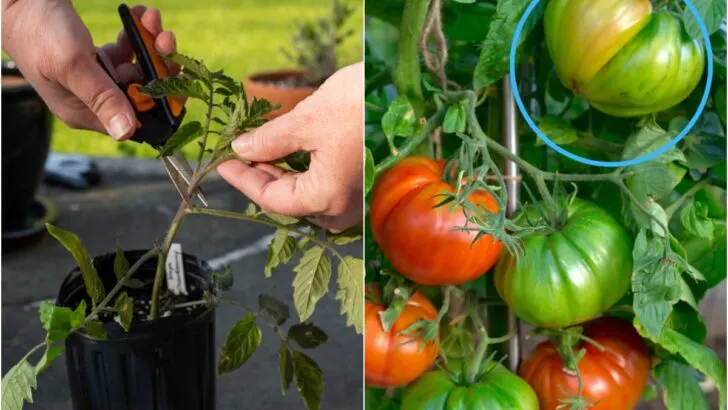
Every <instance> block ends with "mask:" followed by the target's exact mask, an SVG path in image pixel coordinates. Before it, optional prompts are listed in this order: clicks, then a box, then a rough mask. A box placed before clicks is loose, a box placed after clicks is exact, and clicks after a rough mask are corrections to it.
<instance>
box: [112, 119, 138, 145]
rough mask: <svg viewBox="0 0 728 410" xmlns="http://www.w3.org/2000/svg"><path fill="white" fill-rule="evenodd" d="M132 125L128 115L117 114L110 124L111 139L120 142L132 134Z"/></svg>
mask: <svg viewBox="0 0 728 410" xmlns="http://www.w3.org/2000/svg"><path fill="white" fill-rule="evenodd" d="M132 127H133V125H132V123H131V121H130V120H129V116H127V115H126V114H116V115H115V116H114V117H113V118H111V121H110V122H109V134H111V138H113V139H115V140H117V141H118V140H120V139H122V138H124V137H125V136H127V135H128V134H129V133H131V132H132Z"/></svg>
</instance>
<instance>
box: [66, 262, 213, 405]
mask: <svg viewBox="0 0 728 410" xmlns="http://www.w3.org/2000/svg"><path fill="white" fill-rule="evenodd" d="M143 254H144V251H129V252H126V258H127V260H128V261H129V264H133V263H134V262H135V261H136V260H138V259H139V258H140V257H141V256H142V255H143ZM113 264H114V254H107V255H103V256H100V257H96V258H94V265H95V266H96V269H97V270H98V272H99V275H100V276H101V280H102V281H103V282H104V286H105V288H106V289H107V291H108V290H110V289H111V288H112V287H113V286H114V284H115V283H116V278H115V276H114V273H113ZM156 264H157V260H156V258H152V259H151V260H148V261H146V262H145V263H144V264H143V265H142V267H141V268H140V269H139V270H138V271H137V272H136V273H135V274H134V277H135V278H137V279H140V280H142V281H144V282H145V283H146V284H147V287H145V288H142V289H128V293H129V296H130V297H131V298H135V296H137V297H138V298H139V299H144V300H148V299H149V296H148V295H149V294H150V293H151V285H152V283H153V280H154V272H155V269H156ZM184 265H185V272H186V282H187V286H188V289H189V290H190V300H198V299H201V298H202V294H203V291H204V289H209V279H210V269H209V267H208V266H207V264H206V263H205V262H203V261H200V260H198V259H197V258H195V257H193V256H189V255H184ZM193 287H194V289H193ZM87 298H88V296H87V295H86V290H85V287H84V284H83V279H82V278H81V275H80V272H79V271H78V269H77V268H76V269H74V270H73V271H72V272H71V273H70V274H69V276H68V277H67V278H66V280H65V281H64V282H63V285H62V286H61V290H60V292H59V295H58V302H57V303H58V304H59V305H62V306H67V307H71V308H75V307H76V306H78V304H79V303H80V302H81V300H83V299H87ZM87 304H89V301H88V300H87ZM89 305H90V304H89ZM103 326H104V329H105V330H106V332H107V334H108V338H107V340H103V341H98V340H93V339H90V338H88V337H87V336H85V335H83V334H81V333H80V332H76V333H73V334H72V335H71V336H70V337H69V338H68V339H67V340H66V351H65V354H66V363H67V367H68V380H69V383H70V387H71V398H72V399H73V409H74V410H100V409H104V410H210V409H214V408H215V371H216V369H215V311H214V309H213V310H210V309H207V308H205V307H204V306H200V307H198V308H197V309H195V310H193V311H191V312H189V313H185V314H179V315H174V316H169V317H166V318H161V319H158V320H155V321H154V322H138V323H135V324H132V328H131V329H130V330H129V332H128V333H127V332H125V331H124V330H123V329H122V328H121V327H120V326H119V325H118V324H116V323H115V322H107V323H104V325H103Z"/></svg>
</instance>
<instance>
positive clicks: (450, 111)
mask: <svg viewBox="0 0 728 410" xmlns="http://www.w3.org/2000/svg"><path fill="white" fill-rule="evenodd" d="M466 104H467V101H465V102H460V103H458V104H453V105H451V106H449V107H448V108H447V112H446V113H445V119H444V120H443V121H442V130H443V131H445V132H447V133H451V134H454V133H457V132H465V126H466V125H467V112H466V106H467V105H466Z"/></svg>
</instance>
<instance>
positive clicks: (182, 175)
mask: <svg viewBox="0 0 728 410" xmlns="http://www.w3.org/2000/svg"><path fill="white" fill-rule="evenodd" d="M162 161H163V162H164V166H165V167H166V168H167V173H168V174H169V177H170V179H171V180H172V183H173V184H174V186H175V188H176V189H177V192H179V194H180V196H182V199H184V200H185V202H186V203H187V205H189V206H191V204H190V202H189V199H188V197H187V192H188V191H189V188H190V183H191V182H192V181H191V179H192V167H190V164H189V163H188V162H187V160H185V158H184V157H183V156H182V155H181V154H180V153H176V154H174V155H172V156H168V157H162ZM195 194H196V195H197V198H198V199H199V200H200V202H202V204H203V205H204V206H205V207H207V206H208V204H207V198H205V195H204V193H203V192H202V190H201V189H200V188H198V189H197V191H196V192H195Z"/></svg>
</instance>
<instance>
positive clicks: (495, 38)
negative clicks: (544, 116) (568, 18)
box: [473, 0, 545, 90]
mask: <svg viewBox="0 0 728 410" xmlns="http://www.w3.org/2000/svg"><path fill="white" fill-rule="evenodd" d="M531 3H532V1H531V0H501V1H499V2H498V5H497V6H496V10H495V14H494V15H493V17H492V20H491V22H490V25H489V27H488V34H487V35H486V37H485V40H484V41H483V45H482V47H481V49H480V58H479V59H478V64H477V65H476V66H475V71H474V72H473V86H474V88H475V89H476V90H478V89H481V88H484V87H487V86H489V85H491V84H493V83H495V82H497V81H500V80H501V79H502V78H503V77H504V76H505V75H506V74H507V73H508V68H509V67H508V65H509V61H510V57H509V56H510V52H511V41H512V40H513V36H514V35H515V32H516V26H517V25H518V21H519V20H520V19H521V16H523V13H524V12H525V11H526V8H528V6H529V5H530V4H531ZM543 3H545V2H543ZM543 3H542V5H541V6H539V7H537V8H536V9H535V10H534V11H533V13H532V14H531V15H530V16H529V23H527V24H526V25H524V28H523V31H522V32H521V38H519V39H518V44H519V45H521V44H523V41H524V40H525V39H526V37H527V36H528V34H529V33H530V32H531V30H532V29H533V27H534V26H535V23H536V22H538V20H540V19H541V16H542V15H543V9H544V6H543ZM519 51H520V50H519Z"/></svg>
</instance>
